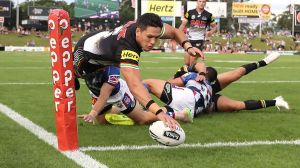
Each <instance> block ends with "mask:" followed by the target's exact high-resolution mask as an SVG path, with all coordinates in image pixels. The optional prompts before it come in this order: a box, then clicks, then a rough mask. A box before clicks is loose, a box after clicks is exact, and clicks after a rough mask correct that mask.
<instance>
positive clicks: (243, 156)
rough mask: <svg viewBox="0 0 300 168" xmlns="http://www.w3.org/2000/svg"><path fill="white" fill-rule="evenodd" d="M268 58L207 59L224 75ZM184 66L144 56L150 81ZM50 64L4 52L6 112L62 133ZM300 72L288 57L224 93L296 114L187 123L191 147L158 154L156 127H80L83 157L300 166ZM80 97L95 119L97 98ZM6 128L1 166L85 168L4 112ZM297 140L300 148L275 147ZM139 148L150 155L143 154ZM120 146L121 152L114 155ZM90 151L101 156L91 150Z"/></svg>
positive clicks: (44, 57) (223, 116) (83, 93)
mask: <svg viewBox="0 0 300 168" xmlns="http://www.w3.org/2000/svg"><path fill="white" fill-rule="evenodd" d="M262 58H263V55H221V54H218V55H207V59H206V61H205V62H206V64H207V65H209V66H215V67H216V68H217V70H218V71H219V72H223V71H227V70H230V69H232V68H235V67H238V66H240V65H242V64H245V63H248V62H251V61H256V60H260V59H262ZM182 62H183V61H182V55H181V54H174V53H160V54H150V53H147V54H144V55H143V57H142V58H141V71H142V74H143V75H142V78H143V79H145V78H159V79H168V78H169V77H170V76H171V75H172V74H173V73H174V72H175V71H176V70H177V69H178V67H179V66H181V64H182ZM50 65H51V64H50V57H49V54H48V53H31V52H0V76H1V78H0V105H1V104H3V105H6V106H8V107H9V108H11V109H12V110H14V111H16V112H17V113H19V114H20V115H22V116H24V117H26V118H28V119H29V120H31V121H32V122H33V123H35V124H37V125H39V126H40V127H42V128H44V129H45V130H46V131H48V132H50V133H53V134H55V133H56V127H55V114H54V103H53V93H52V84H51V82H52V76H51V68H50ZM299 65H300V57H299V56H282V57H281V58H280V59H279V60H278V61H276V62H275V63H273V64H271V65H269V66H267V67H266V68H261V69H259V70H257V71H254V72H252V73H250V74H249V75H247V76H245V77H244V78H242V79H241V80H240V81H239V82H236V83H234V84H232V85H231V86H229V87H228V88H226V89H225V90H224V91H222V94H223V95H226V96H230V97H232V98H234V99H239V100H249V99H273V98H275V97H276V96H279V95H282V96H283V97H284V98H285V99H286V100H287V101H288V102H289V104H290V107H291V109H290V110H289V111H287V110H281V111H278V110H277V108H275V107H272V108H268V109H262V110H256V111H240V112H234V113H214V114H209V115H203V116H201V117H199V118H197V119H195V120H194V123H193V124H182V127H183V129H184V130H185V132H186V136H187V138H186V142H185V145H186V146H182V147H179V148H158V146H156V145H157V144H156V142H154V141H153V140H152V139H151V138H150V136H149V135H148V126H114V125H106V126H98V125H97V126H93V125H90V124H87V123H83V122H82V121H81V120H78V133H79V143H80V147H82V148H81V150H82V151H83V152H84V153H85V154H87V155H89V156H91V157H92V158H93V159H95V160H97V161H98V162H100V163H102V164H104V165H106V166H108V167H112V168H124V167H128V168H141V167H143V168H145V167H147V168H148V167H149V168H166V167H168V168H175V167H176V168H177V167H187V168H191V167H193V168H199V167H222V168H223V167H241V168H244V167H260V168H265V167H278V168H282V167H299V165H300V160H299V156H300V146H299V144H300V129H299V127H300V111H299V110H300V104H299V98H300V97H299V95H300V91H299V86H300V75H299V72H300V66H299ZM81 82H83V81H81ZM76 94H77V95H76V96H77V113H78V114H82V113H86V112H89V110H90V98H89V94H88V91H87V89H86V87H85V86H84V84H82V87H81V89H80V91H79V92H77V93H76ZM0 111H3V109H0ZM0 121H1V125H0V137H1V138H0V158H1V159H0V165H1V166H0V167H2V168H12V167H23V168H34V167H43V168H47V167H49V168H53V167H57V168H60V167H63V168H65V167H68V168H69V167H79V166H78V165H77V164H76V163H75V162H74V161H73V160H70V159H68V158H67V157H65V155H63V154H61V153H60V152H59V151H57V150H56V149H55V148H53V147H52V146H50V145H48V144H46V143H45V142H44V141H42V140H40V139H39V138H37V137H36V136H35V135H33V134H32V133H30V132H29V131H28V130H26V129H25V128H24V127H22V126H20V125H19V124H17V123H16V122H14V121H12V120H11V119H10V118H8V117H7V116H6V115H4V114H3V113H1V112H0ZM295 140H297V142H298V143H297V144H272V143H274V142H276V141H277V142H278V141H280V142H285V143H289V142H290V141H295ZM257 141H262V142H257ZM218 142H220V143H219V145H217V143H218ZM227 142H232V146H230V145H228V144H227V145H226V143H227ZM238 142H239V143H240V145H239V144H238ZM254 142H255V143H257V145H255V143H254ZM247 143H249V144H250V145H248V146H243V145H245V144H247ZM193 144H194V146H193ZM201 144H202V146H201ZM251 144H254V145H251ZM120 145H125V147H128V149H127V148H122V147H120ZM126 145H128V146H126ZM134 145H136V148H137V147H144V149H140V150H136V149H134V148H133V146H134ZM203 145H204V146H203ZM112 146H114V147H115V148H113V149H115V150H112V148H108V147H112ZM86 147H98V148H96V149H98V150H83V149H87V148H86ZM123 147H124V146H123ZM155 147H156V148H155ZM99 150H103V151H99Z"/></svg>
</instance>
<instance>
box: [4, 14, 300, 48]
mask: <svg viewBox="0 0 300 168" xmlns="http://www.w3.org/2000/svg"><path fill="white" fill-rule="evenodd" d="M99 23H100V24H99ZM119 25H120V22H119V20H110V19H103V20H102V21H101V22H92V21H90V20H84V19H83V20H77V21H76V22H75V21H73V26H72V29H71V30H72V33H82V35H85V34H86V33H88V32H91V31H108V30H112V29H113V28H115V27H117V26H119ZM9 32H11V33H17V34H18V36H19V37H23V36H27V35H31V34H34V35H35V36H37V37H39V38H48V33H47V32H46V31H40V30H36V29H35V28H31V29H30V30H29V29H26V28H23V27H22V26H20V27H19V28H18V29H17V30H11V31H9V30H8V29H7V28H6V27H0V34H8V33H9ZM273 35H274V34H273V32H270V31H268V32H266V33H265V36H264V37H265V38H261V42H264V43H266V45H267V46H269V47H271V49H272V50H279V51H280V50H293V48H286V42H285V41H284V40H278V39H273V38H272V37H273ZM276 35H278V36H285V37H286V36H290V32H289V31H279V32H277V33H276ZM214 37H218V39H222V41H223V42H221V41H218V40H212V39H213V38H214ZM236 37H238V38H240V39H242V41H239V42H236V41H235V40H233V39H234V38H236ZM256 37H259V34H258V32H256V31H246V30H243V31H237V32H236V33H232V32H227V31H226V30H221V31H220V32H219V33H215V34H214V35H213V37H211V38H207V39H206V40H205V45H204V48H203V50H204V51H206V52H219V53H239V52H243V51H255V50H256V49H255V48H253V46H252V44H251V40H252V39H253V38H256ZM293 40H294V41H295V45H296V46H295V47H297V45H299V43H300V34H296V35H295V37H294V38H293ZM224 41H226V42H225V43H224ZM74 43H76V42H74ZM26 45H27V46H36V43H35V41H34V40H31V41H28V42H27V44H26ZM158 46H159V48H160V49H163V50H171V51H175V50H176V49H179V48H180V46H178V45H176V44H173V43H172V41H167V40H161V42H160V44H159V45H158Z"/></svg>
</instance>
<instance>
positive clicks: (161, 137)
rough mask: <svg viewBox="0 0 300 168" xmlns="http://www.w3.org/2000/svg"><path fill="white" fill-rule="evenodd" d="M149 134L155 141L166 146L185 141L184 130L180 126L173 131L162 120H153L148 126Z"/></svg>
mask: <svg viewBox="0 0 300 168" xmlns="http://www.w3.org/2000/svg"><path fill="white" fill-rule="evenodd" d="M149 134H150V136H151V138H152V139H154V140H155V141H156V142H158V143H160V144H162V145H166V146H177V145H180V144H182V143H183V142H184V141H185V132H184V130H183V129H182V128H181V127H177V128H176V129H175V130H174V131H173V130H171V128H169V127H168V125H166V124H164V122H163V121H155V122H154V123H152V124H151V125H150V127H149Z"/></svg>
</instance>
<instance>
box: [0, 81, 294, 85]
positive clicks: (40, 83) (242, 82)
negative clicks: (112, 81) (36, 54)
mask: <svg viewBox="0 0 300 168" xmlns="http://www.w3.org/2000/svg"><path fill="white" fill-rule="evenodd" d="M234 83H239V84H247V83H300V81H237V82H234ZM52 84H53V83H50V82H45V83H43V82H37V83H34V82H28V83H23V82H20V83H18V82H7V83H0V85H52ZM80 84H85V83H84V82H80Z"/></svg>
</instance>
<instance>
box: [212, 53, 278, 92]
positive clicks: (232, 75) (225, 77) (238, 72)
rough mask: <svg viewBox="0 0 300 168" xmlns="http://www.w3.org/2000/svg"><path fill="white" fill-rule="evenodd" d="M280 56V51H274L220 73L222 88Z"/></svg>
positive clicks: (219, 79)
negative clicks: (259, 58) (254, 60)
mask: <svg viewBox="0 0 300 168" xmlns="http://www.w3.org/2000/svg"><path fill="white" fill-rule="evenodd" d="M279 57H280V54H279V53H278V52H272V53H271V54H269V55H267V56H266V57H265V58H264V59H262V60H260V61H258V62H254V63H249V64H245V65H242V66H241V67H238V68H236V69H234V70H232V71H228V72H224V73H221V74H219V75H218V77H217V78H218V82H219V85H220V89H221V90H222V89H224V88H225V87H226V86H228V85H229V84H231V83H232V82H234V81H237V80H239V79H240V78H241V77H243V76H244V75H247V74H248V73H250V72H252V71H254V70H256V69H258V68H261V67H264V66H266V65H268V64H270V63H272V62H274V61H275V60H277V59H278V58H279Z"/></svg>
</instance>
